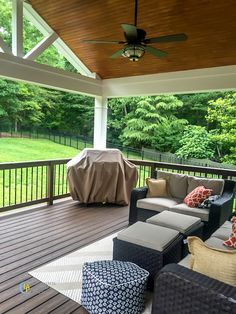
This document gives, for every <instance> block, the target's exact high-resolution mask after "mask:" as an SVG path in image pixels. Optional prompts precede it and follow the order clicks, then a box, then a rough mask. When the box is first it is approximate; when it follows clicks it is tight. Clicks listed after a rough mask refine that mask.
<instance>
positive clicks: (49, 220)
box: [0, 199, 128, 314]
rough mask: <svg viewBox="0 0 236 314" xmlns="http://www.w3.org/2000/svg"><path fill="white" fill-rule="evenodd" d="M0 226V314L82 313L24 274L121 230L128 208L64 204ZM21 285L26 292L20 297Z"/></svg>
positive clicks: (7, 219) (19, 215)
mask: <svg viewBox="0 0 236 314" xmlns="http://www.w3.org/2000/svg"><path fill="white" fill-rule="evenodd" d="M0 221H1V223H0V233H1V240H0V254H1V257H0V269H1V274H0V312H1V313H12V314H13V313H15V314H20V313H22V314H23V313H35V314H36V313H37V314H39V313H44V314H45V313H63V314H65V313H67V314H69V313H80V314H82V313H83V314H85V313H87V311H85V310H84V309H83V307H82V306H80V305H79V304H78V303H76V302H74V301H72V300H71V299H69V298H68V297H66V296H64V295H62V294H60V293H59V292H57V291H56V290H54V289H52V288H50V287H49V286H47V285H46V284H44V283H42V282H40V281H39V280H37V279H35V278H33V277H32V276H31V275H29V274H28V272H29V271H30V270H33V269H35V268H37V267H39V266H41V265H43V264H46V263H49V262H50V261H52V260H55V259H58V258H60V257H62V256H64V255H66V254H68V253H70V252H73V251H75V250H78V249H79V248H81V247H83V246H86V245H88V244H90V243H92V242H94V241H97V240H98V239H100V238H103V237H105V236H107V235H110V234H112V233H114V232H116V231H118V230H120V229H122V228H124V227H125V226H127V223H128V206H124V207H121V206H107V205H104V206H90V205H89V206H85V205H80V204H79V203H78V202H75V201H72V200H70V199H66V200H63V201H58V202H57V203H55V204H54V205H52V206H40V207H37V208H33V209H31V210H29V211H24V212H21V213H17V214H12V215H8V216H5V217H1V218H0ZM24 282H27V283H28V284H29V285H30V292H28V293H22V292H21V289H20V285H21V284H22V283H24Z"/></svg>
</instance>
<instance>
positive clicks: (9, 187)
mask: <svg viewBox="0 0 236 314" xmlns="http://www.w3.org/2000/svg"><path fill="white" fill-rule="evenodd" d="M8 184H9V186H8V197H9V206H10V205H11V169H9V177H8Z"/></svg>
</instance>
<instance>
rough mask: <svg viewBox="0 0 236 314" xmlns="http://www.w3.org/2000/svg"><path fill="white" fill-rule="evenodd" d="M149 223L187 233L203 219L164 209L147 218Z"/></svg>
mask: <svg viewBox="0 0 236 314" xmlns="http://www.w3.org/2000/svg"><path fill="white" fill-rule="evenodd" d="M146 222H147V223H151V224H154V225H158V226H162V227H167V228H171V229H174V230H177V231H179V232H180V233H183V234H185V233H187V232H188V231H189V230H191V229H192V228H194V227H196V226H197V225H199V224H200V223H201V219H200V218H198V217H193V216H189V215H183V214H178V213H174V212H170V211H167V210H164V211H163V212H161V213H160V214H157V215H154V216H152V217H151V218H148V219H147V220H146Z"/></svg>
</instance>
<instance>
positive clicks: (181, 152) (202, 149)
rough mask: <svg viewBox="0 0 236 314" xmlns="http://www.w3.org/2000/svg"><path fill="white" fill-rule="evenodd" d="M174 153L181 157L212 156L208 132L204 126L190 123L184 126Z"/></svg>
mask: <svg viewBox="0 0 236 314" xmlns="http://www.w3.org/2000/svg"><path fill="white" fill-rule="evenodd" d="M180 144H181V148H179V149H178V150H177V152H176V155H177V156H179V157H182V158H186V159H187V158H191V157H195V158H212V157H213V150H212V149H211V141H210V138H209V134H208V132H207V131H206V129H205V128H204V127H201V126H197V125H191V126H188V127H186V128H185V131H184V134H183V137H182V138H181V140H180Z"/></svg>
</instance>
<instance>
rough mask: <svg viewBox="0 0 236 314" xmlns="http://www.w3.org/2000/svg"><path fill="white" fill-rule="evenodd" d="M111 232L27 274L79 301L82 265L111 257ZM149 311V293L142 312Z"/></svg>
mask: <svg viewBox="0 0 236 314" xmlns="http://www.w3.org/2000/svg"><path fill="white" fill-rule="evenodd" d="M115 236H116V234H113V235H111V236H108V237H106V238H104V239H102V240H99V241H97V242H95V243H93V244H91V245H88V246H86V247H84V248H82V249H80V250H77V251H75V252H73V253H71V254H68V255H66V256H64V257H61V258H59V259H57V260H56V261H54V262H51V263H49V264H46V265H44V266H41V267H39V268H37V269H35V270H33V271H31V272H29V274H30V275H31V276H33V277H35V278H37V279H38V280H40V281H42V282H44V283H46V284H47V285H48V286H50V287H52V288H53V289H55V290H57V291H59V292H60V293H62V294H64V295H66V296H67V297H69V298H70V299H72V300H74V301H76V302H78V303H80V298H81V284H82V282H81V281H82V266H83V264H84V262H92V261H98V260H111V259H112V246H113V244H112V239H113V238H114V237H115ZM144 313H145V314H150V313H151V295H149V296H148V300H147V304H146V309H145V311H144V312H143V314H144Z"/></svg>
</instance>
